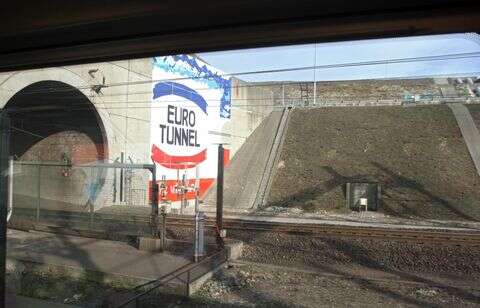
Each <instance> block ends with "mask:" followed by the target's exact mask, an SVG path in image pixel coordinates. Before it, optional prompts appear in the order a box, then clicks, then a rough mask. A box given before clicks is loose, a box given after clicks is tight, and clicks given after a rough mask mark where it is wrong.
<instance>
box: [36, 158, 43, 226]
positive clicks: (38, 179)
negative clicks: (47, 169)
mask: <svg viewBox="0 0 480 308" xmlns="http://www.w3.org/2000/svg"><path fill="white" fill-rule="evenodd" d="M41 175H42V166H41V165H38V168H37V223H38V222H39V221H40V197H41V196H40V185H41V180H40V177H41Z"/></svg>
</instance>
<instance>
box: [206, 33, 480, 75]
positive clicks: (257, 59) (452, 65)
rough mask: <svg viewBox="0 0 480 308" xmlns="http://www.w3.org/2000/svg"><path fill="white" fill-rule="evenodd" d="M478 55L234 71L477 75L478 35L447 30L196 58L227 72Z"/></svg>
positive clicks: (479, 61) (479, 66)
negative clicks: (459, 56) (460, 56)
mask: <svg viewBox="0 0 480 308" xmlns="http://www.w3.org/2000/svg"><path fill="white" fill-rule="evenodd" d="M315 51H316V52H315ZM472 52H473V53H478V55H475V56H473V57H469V58H464V59H448V60H445V59H444V60H439V61H426V62H418V61H413V62H407V63H389V64H384V63H382V64H377V65H369V66H355V67H334V68H320V69H316V70H314V69H312V68H310V69H307V70H301V71H287V72H275V73H258V74H248V75H239V76H238V78H240V79H242V80H245V81H312V80H319V81H321V80H355V79H377V78H409V77H410V78H414V77H423V76H454V75H463V76H469V75H470V76H480V36H479V35H477V34H463V33H461V34H447V35H435V36H417V37H408V38H393V39H376V40H362V41H347V42H336V43H319V44H308V45H291V46H279V47H268V48H254V49H243V50H232V51H221V52H209V53H200V54H198V56H199V57H200V58H202V59H204V60H205V61H206V62H208V63H209V64H211V65H213V66H215V67H216V68H218V69H220V70H222V71H224V72H226V73H229V74H234V73H240V72H258V71H265V70H277V69H291V68H295V67H313V66H319V65H330V64H341V63H352V62H355V63H356V62H364V61H384V60H391V59H402V58H415V57H425V56H442V55H451V54H459V53H472Z"/></svg>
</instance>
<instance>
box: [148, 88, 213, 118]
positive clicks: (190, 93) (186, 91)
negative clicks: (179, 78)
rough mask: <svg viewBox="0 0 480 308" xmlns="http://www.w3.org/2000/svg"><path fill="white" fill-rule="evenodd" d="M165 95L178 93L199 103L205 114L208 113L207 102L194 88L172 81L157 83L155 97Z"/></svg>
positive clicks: (154, 90)
mask: <svg viewBox="0 0 480 308" xmlns="http://www.w3.org/2000/svg"><path fill="white" fill-rule="evenodd" d="M165 95H176V96H180V97H183V98H186V99H188V100H190V101H192V102H194V103H195V104H197V106H198V107H199V108H200V109H202V111H203V112H205V114H207V102H206V101H205V99H204V98H203V97H202V96H201V95H200V94H198V92H197V91H195V90H193V89H192V88H189V87H187V86H185V85H183V84H180V83H176V82H170V81H162V82H159V83H157V84H156V85H155V87H154V88H153V99H156V98H159V97H162V96H165Z"/></svg>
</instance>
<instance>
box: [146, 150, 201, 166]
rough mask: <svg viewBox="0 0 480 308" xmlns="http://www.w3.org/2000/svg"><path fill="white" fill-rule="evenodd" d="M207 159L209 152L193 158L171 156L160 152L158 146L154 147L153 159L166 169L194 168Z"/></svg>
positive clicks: (192, 156)
mask: <svg viewBox="0 0 480 308" xmlns="http://www.w3.org/2000/svg"><path fill="white" fill-rule="evenodd" d="M206 158H207V150H206V149H205V150H203V151H201V152H200V153H198V154H195V155H191V156H175V155H169V154H167V153H165V152H163V151H162V150H160V149H159V148H158V147H157V146H156V145H152V159H153V161H155V162H157V163H159V164H160V165H162V166H164V167H165V168H169V169H185V168H193V167H195V166H196V165H198V164H199V163H201V162H202V161H204V160H205V159H206Z"/></svg>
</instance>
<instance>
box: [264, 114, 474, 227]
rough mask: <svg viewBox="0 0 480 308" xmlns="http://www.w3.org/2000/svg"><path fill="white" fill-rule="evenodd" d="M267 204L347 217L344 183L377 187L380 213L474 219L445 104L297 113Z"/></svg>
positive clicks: (465, 169)
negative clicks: (380, 195) (380, 194)
mask: <svg viewBox="0 0 480 308" xmlns="http://www.w3.org/2000/svg"><path fill="white" fill-rule="evenodd" d="M277 168H278V170H277V173H276V175H275V178H274V182H273V185H272V189H271V191H270V196H269V205H275V206H284V207H299V208H302V209H304V210H306V211H328V212H338V211H346V209H345V201H344V200H345V199H344V188H345V186H344V184H345V183H346V182H349V181H376V182H379V183H381V185H382V192H383V200H382V204H381V206H380V211H381V212H384V213H385V214H389V215H393V216H399V217H408V218H424V219H448V220H471V221H478V220H480V177H479V176H478V175H477V174H476V172H475V169H474V166H473V162H472V160H471V158H470V156H469V154H468V150H467V147H466V145H465V143H464V141H463V139H462V136H461V133H460V129H459V128H458V126H457V123H456V121H455V118H454V116H453V114H452V112H451V111H450V110H449V108H448V107H446V106H441V105H440V106H422V107H363V108H358V107H357V108H355V107H352V108H322V109H303V110H300V109H296V110H294V111H293V112H292V113H291V119H290V122H289V127H288V131H287V135H286V140H285V143H284V147H283V149H282V153H281V157H280V161H279V164H278V166H277Z"/></svg>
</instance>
